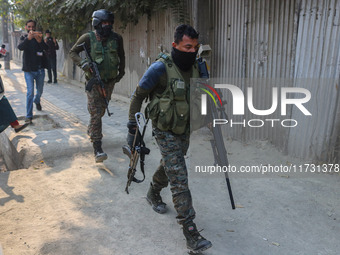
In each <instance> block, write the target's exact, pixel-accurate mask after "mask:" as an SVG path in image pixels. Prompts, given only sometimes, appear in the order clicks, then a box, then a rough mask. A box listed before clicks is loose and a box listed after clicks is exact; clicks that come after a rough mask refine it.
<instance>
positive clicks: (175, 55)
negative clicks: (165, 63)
mask: <svg viewBox="0 0 340 255" xmlns="http://www.w3.org/2000/svg"><path fill="white" fill-rule="evenodd" d="M196 55H197V51H195V52H185V51H180V50H178V49H176V48H174V47H172V51H171V57H172V60H173V61H174V63H175V64H176V66H178V67H179V69H181V70H182V71H188V70H189V69H190V68H191V67H192V65H193V64H194V63H195V60H196Z"/></svg>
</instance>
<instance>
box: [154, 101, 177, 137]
mask: <svg viewBox="0 0 340 255" xmlns="http://www.w3.org/2000/svg"><path fill="white" fill-rule="evenodd" d="M158 105H159V114H158V121H157V128H159V129H160V130H162V131H168V130H170V129H171V126H172V123H173V115H174V111H173V107H172V104H171V99H170V98H160V99H159V104H158Z"/></svg>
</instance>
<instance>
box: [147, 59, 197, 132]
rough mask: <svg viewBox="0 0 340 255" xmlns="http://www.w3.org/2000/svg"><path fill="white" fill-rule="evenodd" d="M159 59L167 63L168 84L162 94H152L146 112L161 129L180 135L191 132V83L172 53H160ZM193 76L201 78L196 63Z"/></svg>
mask: <svg viewBox="0 0 340 255" xmlns="http://www.w3.org/2000/svg"><path fill="white" fill-rule="evenodd" d="M157 61H161V62H163V63H164V65H165V68H166V73H167V77H168V79H167V85H166V89H165V90H164V92H163V93H162V94H158V93H155V94H153V95H152V96H151V101H150V103H149V104H148V105H147V107H146V109H145V114H146V116H147V117H149V118H150V119H151V120H152V123H153V125H154V126H155V127H157V128H158V129H160V130H161V131H172V132H173V133H175V134H178V135H180V134H184V133H186V132H189V129H190V125H189V121H190V105H189V102H190V83H186V82H185V80H184V79H183V77H182V75H181V72H180V71H179V70H178V68H177V66H176V65H175V64H174V63H173V61H172V58H171V56H170V55H168V54H164V53H160V54H159V55H158V58H157ZM191 78H199V72H198V69H197V64H196V63H195V64H194V66H193V68H192V75H191Z"/></svg>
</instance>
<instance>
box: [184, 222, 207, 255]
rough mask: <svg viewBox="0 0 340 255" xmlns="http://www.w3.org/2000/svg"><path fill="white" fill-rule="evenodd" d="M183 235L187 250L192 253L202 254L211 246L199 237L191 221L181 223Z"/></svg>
mask: <svg viewBox="0 0 340 255" xmlns="http://www.w3.org/2000/svg"><path fill="white" fill-rule="evenodd" d="M183 234H184V236H185V238H186V239H187V248H188V249H189V250H191V251H192V252H195V253H196V252H202V251H205V250H206V249H208V248H210V247H211V246H212V244H211V242H210V241H208V240H206V239H205V238H204V237H203V236H201V234H200V233H199V232H198V231H197V228H196V224H195V223H193V222H192V221H189V222H187V223H183Z"/></svg>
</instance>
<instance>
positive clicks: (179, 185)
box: [152, 128, 195, 224]
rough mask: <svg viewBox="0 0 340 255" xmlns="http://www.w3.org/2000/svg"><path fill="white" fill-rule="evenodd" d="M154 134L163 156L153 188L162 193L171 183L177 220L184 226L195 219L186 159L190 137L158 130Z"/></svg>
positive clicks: (154, 177) (153, 180)
mask: <svg viewBox="0 0 340 255" xmlns="http://www.w3.org/2000/svg"><path fill="white" fill-rule="evenodd" d="M153 132H154V135H155V138H156V141H157V143H158V146H159V149H160V152H161V154H162V159H161V163H160V166H159V167H158V168H157V170H156V172H155V174H154V175H153V178H152V182H153V186H154V189H155V190H156V191H160V190H161V189H162V188H165V187H167V186H168V183H169V182H170V189H171V192H172V200H173V203H174V206H175V209H176V211H177V217H176V218H177V221H178V223H179V224H183V223H184V222H186V221H189V220H193V219H194V218H195V210H194V208H193V206H192V198H191V193H190V190H189V186H188V171H187V167H186V164H185V159H184V156H185V154H186V153H187V150H188V147H189V135H185V134H184V135H176V134H174V133H172V132H167V131H160V130H159V129H157V128H155V129H154V130H153Z"/></svg>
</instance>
